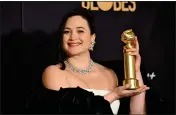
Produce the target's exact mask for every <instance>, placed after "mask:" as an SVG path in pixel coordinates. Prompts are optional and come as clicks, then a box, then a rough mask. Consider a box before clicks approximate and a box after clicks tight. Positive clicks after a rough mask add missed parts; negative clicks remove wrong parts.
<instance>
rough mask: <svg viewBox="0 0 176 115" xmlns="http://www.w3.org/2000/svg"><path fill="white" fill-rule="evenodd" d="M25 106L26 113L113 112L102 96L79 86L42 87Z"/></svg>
mask: <svg viewBox="0 0 176 115" xmlns="http://www.w3.org/2000/svg"><path fill="white" fill-rule="evenodd" d="M26 107H27V112H28V113H36V114H113V113H112V110H111V107H110V103H109V102H108V101H107V100H105V99H104V97H102V96H95V95H94V94H93V93H92V92H88V91H86V90H84V89H82V88H80V87H77V88H61V89H60V90H59V91H55V90H50V89H46V88H43V89H42V90H40V91H38V92H37V93H35V94H34V95H33V96H32V97H31V98H30V99H29V100H28V101H27V104H26Z"/></svg>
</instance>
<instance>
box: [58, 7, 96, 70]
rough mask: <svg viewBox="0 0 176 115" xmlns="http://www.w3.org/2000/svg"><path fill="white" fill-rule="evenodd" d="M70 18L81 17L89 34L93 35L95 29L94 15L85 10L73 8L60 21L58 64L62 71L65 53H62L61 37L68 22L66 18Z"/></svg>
mask: <svg viewBox="0 0 176 115" xmlns="http://www.w3.org/2000/svg"><path fill="white" fill-rule="evenodd" d="M72 16H81V17H82V18H84V19H85V20H87V23H88V26H89V28H90V34H91V35H93V34H94V33H95V27H94V15H93V14H92V12H91V11H90V10H88V9H86V8H82V7H79V8H75V9H73V10H72V11H71V12H68V13H67V14H66V15H65V16H64V17H63V19H62V21H61V23H60V26H59V63H61V64H62V66H61V69H62V70H64V69H65V63H64V61H65V59H66V58H67V55H66V53H65V52H64V50H63V48H62V41H63V39H62V37H63V31H64V27H65V24H66V22H67V20H68V18H70V17H72Z"/></svg>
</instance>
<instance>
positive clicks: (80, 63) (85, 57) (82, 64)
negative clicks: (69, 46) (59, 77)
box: [67, 51, 91, 69]
mask: <svg viewBox="0 0 176 115" xmlns="http://www.w3.org/2000/svg"><path fill="white" fill-rule="evenodd" d="M67 61H68V62H69V63H70V64H71V65H72V66H74V67H76V68H78V69H87V68H88V67H89V65H90V61H91V58H90V53H89V51H87V52H84V53H81V54H79V55H76V56H72V57H69V58H68V59H67Z"/></svg>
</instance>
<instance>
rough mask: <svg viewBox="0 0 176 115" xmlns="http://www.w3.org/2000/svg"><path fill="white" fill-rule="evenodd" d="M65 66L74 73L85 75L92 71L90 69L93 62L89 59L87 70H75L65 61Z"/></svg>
mask: <svg viewBox="0 0 176 115" xmlns="http://www.w3.org/2000/svg"><path fill="white" fill-rule="evenodd" d="M65 64H66V65H67V66H68V68H69V69H70V70H72V71H74V72H77V73H81V74H87V73H89V72H91V71H92V68H93V66H94V62H93V60H92V59H91V60H90V65H89V67H88V68H87V69H77V68H75V67H74V66H72V65H71V64H70V63H69V62H68V61H65Z"/></svg>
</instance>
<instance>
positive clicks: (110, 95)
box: [104, 91, 119, 103]
mask: <svg viewBox="0 0 176 115" xmlns="http://www.w3.org/2000/svg"><path fill="white" fill-rule="evenodd" d="M104 99H105V100H107V101H108V102H109V103H112V102H113V101H115V100H118V99H119V95H118V94H117V93H116V92H113V91H112V92H110V93H108V94H106V95H105V96H104Z"/></svg>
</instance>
